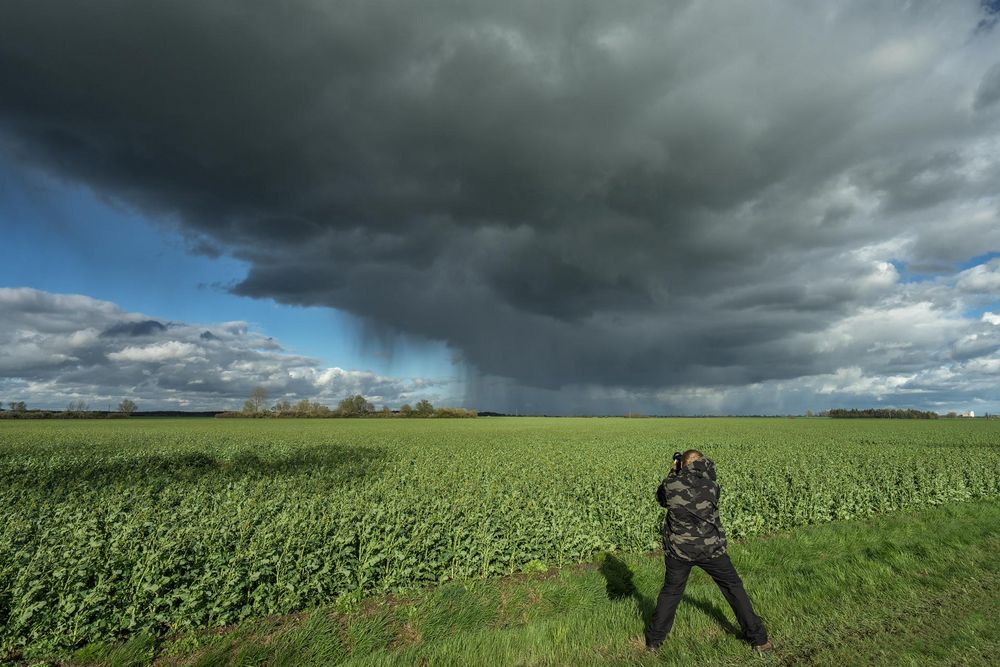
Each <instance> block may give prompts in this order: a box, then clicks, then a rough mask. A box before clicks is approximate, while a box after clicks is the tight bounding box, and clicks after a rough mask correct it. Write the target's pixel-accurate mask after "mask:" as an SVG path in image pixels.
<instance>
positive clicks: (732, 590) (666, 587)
mask: <svg viewBox="0 0 1000 667" xmlns="http://www.w3.org/2000/svg"><path fill="white" fill-rule="evenodd" d="M665 560H666V564H667V574H666V577H664V580H663V589H662V590H660V596H659V598H657V600H656V611H655V612H654V613H653V620H651V621H650V623H649V627H648V628H646V644H648V645H654V646H655V645H658V644H660V643H661V642H662V641H663V640H664V639H665V638H666V636H667V633H669V632H670V628H671V627H672V626H673V624H674V614H675V613H676V612H677V605H678V603H680V601H681V595H683V594H684V587H685V586H686V585H687V580H688V575H689V574H691V568H692V566H694V565H697V566H698V567H700V568H701V569H703V570H704V571H705V572H707V573H708V576H710V577H712V579H713V580H714V581H715V583H716V584H717V585H718V587H719V590H721V591H722V594H723V595H724V596H725V597H726V601H727V602H728V603H729V606H730V607H732V608H733V613H735V614H736V620H737V621H739V623H740V628H741V629H742V630H743V636H744V637H746V639H747V640H748V641H749V642H750V643H751V644H753V645H754V646H759V645H760V644H763V643H765V642H767V630H765V629H764V624H763V623H762V622H761V620H760V617H759V616H757V614H756V613H754V610H753V605H752V604H751V603H750V598H749V597H748V596H747V592H746V590H744V589H743V582H742V581H741V580H740V575H738V574H736V568H735V567H733V562H732V561H731V560H729V556H728V555H727V554H722V555H721V556H718V557H716V558H713V559H711V560H699V561H689V560H680V559H678V558H673V557H671V556H670V555H669V554H668V555H667V556H666V558H665Z"/></svg>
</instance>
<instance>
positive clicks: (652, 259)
mask: <svg viewBox="0 0 1000 667" xmlns="http://www.w3.org/2000/svg"><path fill="white" fill-rule="evenodd" d="M991 7H992V5H981V4H980V3H978V2H975V1H974V0H968V1H967V2H956V3H903V2H899V3H868V2H838V3H816V4H812V5H808V6H806V5H803V4H802V3H794V2H777V1H774V2H765V3H753V4H752V5H751V4H747V3H734V4H728V3H660V2H652V1H649V2H624V3H607V2H596V1H595V2H579V1H572V2H569V1H567V2H546V3H537V2H506V3H486V2H479V3H475V2H470V3H451V2H443V1H442V2H411V3H392V2H378V1H368V2H341V3H326V2H318V1H317V2H311V1H307V0H296V1H292V2H286V3H278V4H275V3H264V2H238V3H236V2H209V3H195V2H185V1H177V2H171V3H152V2H135V1H130V2H124V1H117V2H116V1H108V2H102V3H97V4H85V3H63V2H46V1H44V0H40V1H37V2H33V3H30V4H28V3H25V4H22V5H19V6H18V5H13V4H7V5H5V6H3V7H2V8H0V86H2V89H3V90H4V91H5V94H4V96H3V98H2V100H0V131H2V136H3V137H5V142H6V147H7V150H9V151H11V152H12V153H13V154H15V155H18V156H20V157H21V158H23V159H24V160H25V161H27V162H30V163H33V164H36V165H40V166H41V167H42V168H44V169H47V170H53V171H58V172H59V173H61V174H64V175H66V176H69V177H71V178H75V179H80V180H82V181H85V182H87V183H89V184H91V185H92V186H93V187H95V188H96V189H98V190H100V191H101V192H104V193H107V194H108V195H110V196H112V197H115V198H118V199H120V200H122V201H125V202H128V203H130V204H132V205H135V206H137V207H140V208H141V209H143V210H145V211H148V212H150V213H151V214H156V215H163V216H168V217H170V218H171V219H176V220H177V221H179V224H181V225H182V231H183V232H184V233H185V234H188V235H189V236H190V238H191V239H193V241H192V248H194V249H197V251H198V252H202V253H207V254H217V253H218V252H220V251H222V252H226V253H230V254H233V255H235V256H238V257H240V258H242V259H244V260H246V261H248V262H249V264H250V270H249V273H248V275H247V276H246V278H245V280H243V281H242V282H241V283H240V284H239V285H237V286H235V288H234V290H235V291H236V292H237V293H239V294H243V295H248V296H254V297H270V298H274V299H276V300H278V301H281V302H285V303H292V304H302V305H327V306H334V307H338V308H341V309H345V310H348V311H350V312H352V313H355V314H356V315H358V316H360V317H362V318H364V320H365V321H366V322H368V323H370V325H371V326H372V327H385V328H387V329H389V330H392V331H401V332H404V333H406V334H410V335H415V336H420V337H423V338H427V339H432V340H441V341H445V342H446V343H447V344H448V345H449V346H451V347H452V348H453V349H454V350H456V352H457V353H459V354H460V356H461V358H462V359H463V360H464V362H465V363H467V364H468V365H469V367H470V368H471V369H473V370H474V371H475V372H474V373H472V376H471V378H472V379H470V386H471V385H476V386H478V387H479V389H477V391H481V392H485V391H486V390H487V388H488V387H494V386H500V384H503V383H502V382H494V381H493V380H492V379H491V378H492V377H493V376H504V377H506V378H510V382H512V383H513V384H512V385H509V386H515V387H517V386H519V387H521V388H525V387H533V388H535V389H537V390H538V391H540V392H543V394H544V392H549V393H547V394H544V396H545V398H542V397H541V396H542V395H541V394H540V397H539V399H538V400H539V401H543V400H544V401H546V402H547V404H548V405H549V406H551V407H553V409H559V410H573V409H574V405H583V404H585V403H586V402H587V401H588V400H590V399H589V398H588V396H589V394H587V393H586V392H587V391H590V390H586V391H585V390H583V389H581V390H580V391H579V392H578V394H577V396H576V398H573V397H572V396H569V393H568V392H563V393H561V394H559V393H557V390H559V389H560V388H562V387H566V386H574V387H594V388H597V389H595V391H598V390H599V389H600V388H604V389H605V390H610V388H618V389H620V390H621V391H626V392H628V391H643V392H646V393H647V395H649V396H652V395H655V394H656V392H657V391H659V390H661V389H663V390H670V391H694V389H692V388H697V387H709V388H711V387H715V388H724V387H736V388H739V387H741V386H744V385H754V384H756V383H766V382H782V381H791V380H794V379H796V378H807V377H812V376H815V377H826V376H835V375H836V374H837V373H838V372H841V371H842V370H843V369H846V368H852V367H855V366H856V367H859V368H861V369H862V370H861V373H862V375H863V376H865V377H867V376H868V375H871V374H884V373H893V372H896V371H900V372H902V370H901V369H912V368H914V367H917V366H920V365H921V363H923V364H924V365H925V366H926V364H930V363H936V359H937V358H938V357H939V356H940V355H941V354H944V352H942V350H945V349H947V346H948V344H949V342H948V341H947V340H945V339H946V338H947V336H943V335H942V338H941V339H937V338H935V339H927V340H924V339H921V340H919V341H914V340H911V338H913V336H912V335H911V334H912V331H911V328H910V327H909V325H908V324H907V323H906V322H897V326H896V327H895V328H891V327H885V328H878V327H877V323H876V322H873V321H872V320H871V319H864V318H862V319H861V320H858V319H857V318H858V317H860V316H861V315H864V314H867V313H869V312H879V313H883V314H885V313H895V314H897V315H899V314H900V313H903V314H905V315H906V316H908V317H912V318H917V317H922V316H923V311H920V312H917V311H907V310H900V309H901V308H904V307H905V306H907V305H910V306H912V305H915V304H919V303H921V302H920V301H911V302H907V303H901V302H900V300H905V299H922V298H925V296H926V295H922V294H921V295H916V296H914V295H913V294H911V293H910V292H909V291H907V288H905V286H903V285H901V284H900V280H899V275H898V274H897V273H896V271H895V270H894V269H893V268H892V265H891V264H889V262H890V261H892V262H896V263H897V264H898V265H900V266H911V267H913V269H914V270H916V269H925V270H933V271H938V272H947V271H948V270H951V271H952V272H954V266H955V264H956V262H961V261H963V260H966V259H968V258H969V257H971V256H974V255H980V254H982V253H983V251H984V250H990V249H996V248H1000V231H998V230H1000V221H998V216H997V211H998V208H1000V202H998V201H997V197H996V194H997V193H996V185H995V184H996V182H997V178H998V176H1000V162H998V158H997V156H998V155H1000V146H998V143H997V140H996V137H997V136H998V130H1000V105H997V104H996V103H995V96H996V94H997V92H996V91H997V87H996V86H995V83H996V76H995V69H996V67H995V66H993V65H992V64H993V63H996V62H997V61H998V58H1000V45H998V44H1000V43H998V40H997V39H996V36H997V35H996V33H995V28H994V27H991V24H990V21H989V19H990V16H991V15H992V14H990V12H991V11H992V9H991ZM991 66H992V69H991ZM946 282H947V281H946ZM947 284H948V285H951V287H954V279H952V282H951V283H947ZM941 289H948V287H947V286H945V287H941ZM932 303H933V304H934V306H933V308H932V311H933V312H932V315H934V316H935V317H937V318H938V319H939V320H941V321H945V322H950V321H951V319H950V318H951V313H952V311H951V310H950V309H951V306H950V305H947V304H948V299H946V298H941V299H940V300H939V301H933V302H932ZM847 323H854V325H855V326H869V327H875V328H876V329H877V330H878V331H879V332H880V335H883V336H887V337H888V339H889V340H888V341H887V343H892V344H895V345H896V347H895V348H893V349H896V350H897V352H895V353H893V354H892V355H886V354H884V353H882V352H877V353H876V352H870V351H868V348H859V347H857V346H856V345H853V344H851V343H849V342H845V341H847V340H848V339H850V340H857V339H867V338H868V333H867V332H860V331H852V332H849V333H845V334H842V337H841V338H838V335H841V334H840V333H839V332H842V330H843V328H844V327H845V326H847ZM969 326H972V325H971V324H969ZM837 341H840V343H837ZM907 346H909V347H907ZM921 346H925V347H921ZM904 349H906V350H910V353H908V354H904V353H903V352H901V351H900V350H904ZM887 359H889V360H888V361H887ZM921 359H923V360H924V361H923V362H920V360H921ZM480 374H482V375H483V376H484V377H483V378H481V380H482V382H479V380H478V379H476V378H479V377H480ZM504 382H507V381H504ZM477 383H478V384H477ZM855 384H856V385H857V383H855ZM505 386H508V385H505ZM857 386H861V385H857ZM503 391H505V392H508V393H509V391H511V390H509V389H505V390H503ZM713 391H714V390H713ZM598 393H600V391H598ZM483 395H485V394H483ZM504 395H505V394H502V393H501V394H497V395H496V400H501V399H503V396H504ZM691 395H692V396H693V395H694V394H691ZM560 397H561V398H560ZM484 400H486V399H484ZM649 400H651V401H652V400H653V399H649ZM692 400H694V399H692ZM559 401H566V402H564V403H562V404H559ZM574 401H576V402H575V403H574Z"/></svg>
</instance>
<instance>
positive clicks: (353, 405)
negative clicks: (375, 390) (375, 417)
mask: <svg viewBox="0 0 1000 667" xmlns="http://www.w3.org/2000/svg"><path fill="white" fill-rule="evenodd" d="M374 411H375V406H374V405H372V404H371V403H369V402H368V399H366V398H365V397H364V396H362V395H361V394H355V395H354V396H348V397H347V398H345V399H344V400H342V401H341V402H340V403H338V404H337V414H339V415H340V416H341V417H360V416H362V415H366V414H369V413H371V412H374Z"/></svg>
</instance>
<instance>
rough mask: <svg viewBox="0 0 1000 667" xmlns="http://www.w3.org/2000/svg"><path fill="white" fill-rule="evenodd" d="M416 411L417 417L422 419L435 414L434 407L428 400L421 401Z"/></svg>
mask: <svg viewBox="0 0 1000 667" xmlns="http://www.w3.org/2000/svg"><path fill="white" fill-rule="evenodd" d="M415 410H416V411H417V415H419V416H421V417H430V416H431V415H432V414H434V406H433V405H431V402H430V401H428V400H427V399H426V398H422V399H420V401H419V402H418V403H417V406H416V408H415Z"/></svg>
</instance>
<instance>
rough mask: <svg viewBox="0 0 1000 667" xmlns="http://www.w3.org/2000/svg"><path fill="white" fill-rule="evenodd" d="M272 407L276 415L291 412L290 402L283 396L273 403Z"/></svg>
mask: <svg viewBox="0 0 1000 667" xmlns="http://www.w3.org/2000/svg"><path fill="white" fill-rule="evenodd" d="M273 409H274V414H276V415H287V414H288V413H290V412H292V404H291V403H289V402H288V401H287V400H285V399H284V398H283V399H281V400H280V401H278V402H277V403H275V404H274V408H273Z"/></svg>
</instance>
